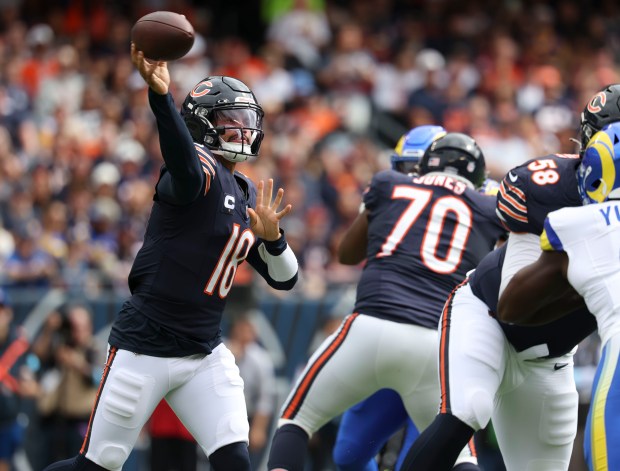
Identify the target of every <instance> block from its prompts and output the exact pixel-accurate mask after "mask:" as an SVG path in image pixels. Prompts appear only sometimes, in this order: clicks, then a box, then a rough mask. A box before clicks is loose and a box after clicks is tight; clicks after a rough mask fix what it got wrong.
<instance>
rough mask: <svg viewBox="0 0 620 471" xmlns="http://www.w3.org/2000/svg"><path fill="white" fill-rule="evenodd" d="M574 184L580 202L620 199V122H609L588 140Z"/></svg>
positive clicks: (588, 202) (590, 202)
mask: <svg viewBox="0 0 620 471" xmlns="http://www.w3.org/2000/svg"><path fill="white" fill-rule="evenodd" d="M577 187H578V189H579V195H580V196H581V201H582V203H583V204H592V203H602V202H604V201H607V200H608V199H620V122H616V123H612V124H608V125H607V126H605V127H604V128H603V129H601V130H600V131H599V132H597V133H596V134H594V136H592V139H590V140H589V141H588V145H587V146H586V148H585V151H584V152H583V157H582V159H581V163H580V164H579V168H578V169H577Z"/></svg>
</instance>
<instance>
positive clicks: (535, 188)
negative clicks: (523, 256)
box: [496, 154, 581, 235]
mask: <svg viewBox="0 0 620 471" xmlns="http://www.w3.org/2000/svg"><path fill="white" fill-rule="evenodd" d="M578 165H579V159H578V156H577V155H572V154H550V155H546V156H543V157H539V158H537V159H533V160H530V161H528V162H525V163H524V164H523V165H520V166H518V167H516V168H514V169H512V170H511V171H509V172H508V173H507V174H506V175H505V176H504V178H503V180H502V182H501V184H500V189H499V193H498V195H497V208H496V209H497V214H498V216H499V217H500V219H501V220H502V223H503V224H504V225H505V226H506V228H507V229H508V230H509V231H511V232H517V233H529V234H536V235H540V233H541V232H542V230H543V223H544V220H545V217H546V216H547V214H548V213H550V212H551V211H555V210H556V209H560V208H564V207H571V206H580V205H581V200H580V198H579V192H578V190H577V177H576V170H577V166H578Z"/></svg>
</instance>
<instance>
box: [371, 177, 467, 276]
mask: <svg viewBox="0 0 620 471" xmlns="http://www.w3.org/2000/svg"><path fill="white" fill-rule="evenodd" d="M432 196H433V191H432V190H424V189H421V188H413V187H410V186H407V185H399V186H395V187H394V191H393V192H392V199H408V200H411V203H409V205H408V206H407V208H405V210H404V211H403V213H402V214H401V215H400V218H399V219H398V221H396V224H395V225H394V228H393V229H392V232H391V233H390V235H389V236H388V237H387V239H386V240H385V242H384V243H383V245H382V246H381V251H380V252H379V253H378V254H377V257H378V258H380V257H389V256H390V255H392V254H393V253H394V251H395V250H396V248H397V247H398V245H399V244H400V243H401V241H402V240H403V238H404V237H405V236H406V235H407V233H408V232H409V229H411V226H413V224H414V223H415V222H416V220H417V219H418V218H419V217H420V215H421V214H422V212H423V211H424V209H425V208H426V207H427V206H428V204H429V203H430V201H431V197H432ZM449 213H452V214H453V215H454V216H456V224H455V226H454V230H453V233H452V235H451V237H450V247H449V248H448V251H447V253H446V256H445V258H440V257H439V256H438V255H437V249H438V246H439V241H440V239H441V235H442V232H443V230H444V226H445V219H446V216H447V215H448V214H449ZM471 227H472V213H471V209H470V208H469V206H468V205H467V204H466V203H465V202H464V201H463V200H461V199H459V198H455V197H454V196H443V197H441V198H439V199H437V200H436V201H435V203H434V204H433V206H432V207H431V209H430V212H429V216H428V223H427V224H426V230H425V232H424V236H423V238H422V244H421V246H420V257H421V259H422V262H423V263H424V264H425V265H426V266H427V267H428V268H429V269H431V270H433V271H434V272H437V273H442V274H448V273H453V272H454V271H456V269H457V268H458V266H459V264H460V263H461V259H462V257H463V250H465V245H466V244H467V240H468V239H469V234H470V233H471ZM446 236H447V235H446Z"/></svg>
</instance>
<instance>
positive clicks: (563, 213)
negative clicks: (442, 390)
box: [498, 123, 620, 471]
mask: <svg viewBox="0 0 620 471" xmlns="http://www.w3.org/2000/svg"><path fill="white" fill-rule="evenodd" d="M577 178H578V185H579V191H580V194H581V197H582V200H583V203H584V205H585V206H582V207H575V208H563V209H560V210H558V211H554V212H552V213H550V214H549V215H548V217H547V219H546V220H545V229H544V232H543V233H542V235H541V247H542V249H543V253H542V255H541V256H540V257H539V259H538V260H537V261H536V262H535V263H534V264H532V265H530V266H528V267H526V268H524V269H523V270H521V271H520V272H519V273H517V274H516V275H515V277H514V278H513V280H512V281H511V283H510V284H509V285H508V286H507V288H506V291H505V293H504V295H503V296H502V298H501V301H500V304H499V308H498V314H499V316H500V317H501V318H502V319H503V320H505V321H508V322H520V323H526V324H537V323H541V322H547V321H550V320H553V318H554V315H553V314H554V313H553V311H552V310H549V309H546V306H547V305H548V303H549V302H553V300H554V299H555V298H556V297H558V296H562V293H563V292H565V287H564V283H563V282H564V280H568V282H570V284H571V286H572V287H573V288H574V289H575V290H576V291H577V292H578V293H579V294H580V295H581V296H583V298H584V299H585V302H586V305H587V306H588V309H589V310H590V312H592V313H593V314H594V316H595V317H596V320H597V323H598V332H599V335H600V337H601V342H602V347H603V351H602V357H601V360H600V362H599V365H598V369H597V373H596V376H595V379H594V385H593V392H592V403H591V405H590V412H589V414H588V420H587V425H586V435H585V443H584V448H585V455H586V459H587V462H588V467H589V469H590V470H595V471H603V470H604V471H608V470H620V448H619V447H618V445H619V444H620V371H618V369H617V367H618V358H619V356H620V290H619V287H620V259H619V258H618V257H619V254H620V201H618V200H620V123H615V124H611V125H609V126H607V127H605V128H603V130H602V131H600V132H598V133H597V134H595V135H594V137H593V138H592V140H591V141H590V142H589V144H588V146H587V148H586V151H585V153H584V157H583V161H582V163H581V166H580V167H579V171H578V175H577ZM591 203H600V204H591ZM520 299H529V300H531V301H530V302H528V307H529V309H525V310H524V309H521V308H516V306H517V305H518V304H519V303H518V302H515V301H516V300H520ZM534 300H536V301H534Z"/></svg>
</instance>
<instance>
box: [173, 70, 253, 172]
mask: <svg viewBox="0 0 620 471" xmlns="http://www.w3.org/2000/svg"><path fill="white" fill-rule="evenodd" d="M181 115H182V116H183V119H184V120H185V124H186V125H187V128H188V129H189V132H190V134H191V136H192V139H193V140H194V142H197V143H198V144H201V145H204V146H206V147H207V148H208V149H209V150H211V152H212V153H214V154H216V155H219V156H221V157H223V158H225V159H226V160H229V161H230V162H243V161H244V160H246V159H248V158H249V157H256V156H257V155H258V151H259V149H260V145H261V142H262V140H263V136H264V133H263V116H264V112H263V109H262V108H261V106H260V105H259V104H258V103H257V101H256V97H255V96H254V93H252V91H251V90H250V89H249V88H248V86H247V85H246V84H245V83H243V82H242V81H240V80H237V79H235V78H232V77H226V76H211V77H206V78H204V79H202V80H201V81H200V82H198V84H196V86H195V87H194V88H193V89H192V91H190V92H189V94H188V95H187V97H186V98H185V101H184V102H183V106H182V107H181ZM226 135H231V136H232V137H233V138H234V139H233V138H231V139H230V140H225V139H223V136H226Z"/></svg>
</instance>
